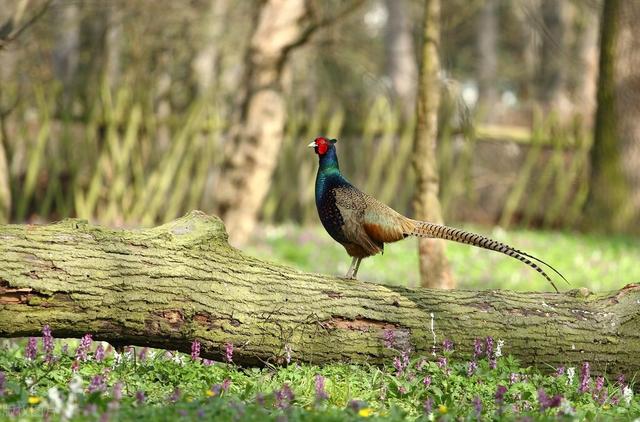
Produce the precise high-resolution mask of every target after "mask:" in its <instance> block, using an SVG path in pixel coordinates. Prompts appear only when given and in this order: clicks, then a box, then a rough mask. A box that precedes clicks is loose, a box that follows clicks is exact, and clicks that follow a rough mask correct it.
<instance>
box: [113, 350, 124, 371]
mask: <svg viewBox="0 0 640 422" xmlns="http://www.w3.org/2000/svg"><path fill="white" fill-rule="evenodd" d="M121 363H122V353H118V352H117V351H115V350H114V351H113V365H111V367H112V369H115V368H116V366H120V364H121Z"/></svg>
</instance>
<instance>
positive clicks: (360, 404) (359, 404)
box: [347, 400, 367, 413]
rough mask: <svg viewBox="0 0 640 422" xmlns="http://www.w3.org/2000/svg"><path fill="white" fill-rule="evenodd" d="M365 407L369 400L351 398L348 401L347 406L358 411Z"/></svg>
mask: <svg viewBox="0 0 640 422" xmlns="http://www.w3.org/2000/svg"><path fill="white" fill-rule="evenodd" d="M365 407H367V402H365V401H362V400H349V403H347V408H348V409H351V410H353V411H354V412H356V413H358V412H359V411H360V409H364V408H365Z"/></svg>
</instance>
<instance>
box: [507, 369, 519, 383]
mask: <svg viewBox="0 0 640 422" xmlns="http://www.w3.org/2000/svg"><path fill="white" fill-rule="evenodd" d="M518 381H520V374H518V373H516V372H512V373H511V374H509V384H515V383H516V382H518Z"/></svg>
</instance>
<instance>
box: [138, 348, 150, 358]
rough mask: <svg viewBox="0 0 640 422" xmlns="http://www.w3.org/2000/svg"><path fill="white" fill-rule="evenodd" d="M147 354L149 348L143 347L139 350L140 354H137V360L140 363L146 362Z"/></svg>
mask: <svg viewBox="0 0 640 422" xmlns="http://www.w3.org/2000/svg"><path fill="white" fill-rule="evenodd" d="M148 354H149V348H148V347H143V348H142V349H140V353H138V360H139V361H140V362H144V361H145V360H147V355H148Z"/></svg>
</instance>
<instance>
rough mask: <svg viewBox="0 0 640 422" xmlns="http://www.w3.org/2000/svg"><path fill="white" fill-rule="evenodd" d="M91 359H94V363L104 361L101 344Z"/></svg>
mask: <svg viewBox="0 0 640 422" xmlns="http://www.w3.org/2000/svg"><path fill="white" fill-rule="evenodd" d="M93 357H94V358H95V359H96V362H102V361H103V360H104V347H103V346H102V344H98V347H96V352H95V353H94V354H93Z"/></svg>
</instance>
